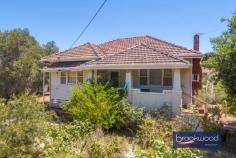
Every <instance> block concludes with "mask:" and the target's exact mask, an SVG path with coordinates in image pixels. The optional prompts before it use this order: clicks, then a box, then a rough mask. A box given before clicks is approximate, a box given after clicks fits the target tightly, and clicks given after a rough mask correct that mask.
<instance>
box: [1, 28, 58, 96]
mask: <svg viewBox="0 0 236 158" xmlns="http://www.w3.org/2000/svg"><path fill="white" fill-rule="evenodd" d="M53 46H55V43H53ZM47 54H48V53H47V52H46V51H45V50H44V49H43V48H42V47H41V46H40V44H39V43H38V42H37V41H36V39H35V38H34V37H32V36H31V35H30V33H29V31H28V30H27V29H13V30H10V31H5V32H0V96H2V97H5V98H9V97H10V96H11V95H12V94H18V93H20V92H22V91H24V90H25V89H30V90H31V91H39V88H40V87H42V86H41V85H42V76H43V75H42V72H41V68H42V64H41V63H40V62H39V60H40V59H41V58H42V57H43V56H45V55H47Z"/></svg>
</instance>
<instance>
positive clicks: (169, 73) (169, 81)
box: [163, 69, 173, 86]
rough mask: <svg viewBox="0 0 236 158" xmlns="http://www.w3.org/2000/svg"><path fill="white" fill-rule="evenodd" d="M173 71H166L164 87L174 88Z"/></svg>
mask: <svg viewBox="0 0 236 158" xmlns="http://www.w3.org/2000/svg"><path fill="white" fill-rule="evenodd" d="M172 84H173V83H172V70H171V69H165V70H164V77H163V86H172Z"/></svg>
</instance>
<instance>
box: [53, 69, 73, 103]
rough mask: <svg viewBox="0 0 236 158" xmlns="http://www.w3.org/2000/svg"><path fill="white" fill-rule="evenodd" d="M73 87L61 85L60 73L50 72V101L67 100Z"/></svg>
mask: <svg viewBox="0 0 236 158" xmlns="http://www.w3.org/2000/svg"><path fill="white" fill-rule="evenodd" d="M74 86H75V85H68V84H61V83H60V72H51V92H50V95H51V99H60V100H64V101H66V100H68V99H69V97H70V96H71V94H72V93H71V90H72V88H73V87H74Z"/></svg>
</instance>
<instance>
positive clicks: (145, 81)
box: [140, 77, 147, 85]
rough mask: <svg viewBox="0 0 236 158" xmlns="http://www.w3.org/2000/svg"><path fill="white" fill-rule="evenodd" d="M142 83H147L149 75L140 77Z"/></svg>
mask: <svg viewBox="0 0 236 158" xmlns="http://www.w3.org/2000/svg"><path fill="white" fill-rule="evenodd" d="M140 85H147V77H140Z"/></svg>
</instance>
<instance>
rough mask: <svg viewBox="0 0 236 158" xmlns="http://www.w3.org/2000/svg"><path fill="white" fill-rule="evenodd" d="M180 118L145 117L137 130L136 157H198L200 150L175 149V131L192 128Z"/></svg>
mask: <svg viewBox="0 0 236 158" xmlns="http://www.w3.org/2000/svg"><path fill="white" fill-rule="evenodd" d="M183 122H184V121H183V120H181V119H180V118H178V117H177V118H172V119H170V120H166V119H164V118H161V117H160V118H158V119H153V118H151V117H147V118H144V119H143V122H142V124H141V125H140V129H139V131H138V132H137V136H136V142H137V145H136V146H135V154H136V157H140V158H141V157H142V158H143V157H148V158H149V157H151V158H152V157H153V158H155V157H164V158H165V157H166V158H168V157H197V155H200V154H199V151H192V150H190V149H177V150H176V149H173V148H172V134H173V131H182V130H183V131H187V130H190V129H192V127H191V128H189V127H186V124H184V123H183Z"/></svg>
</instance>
